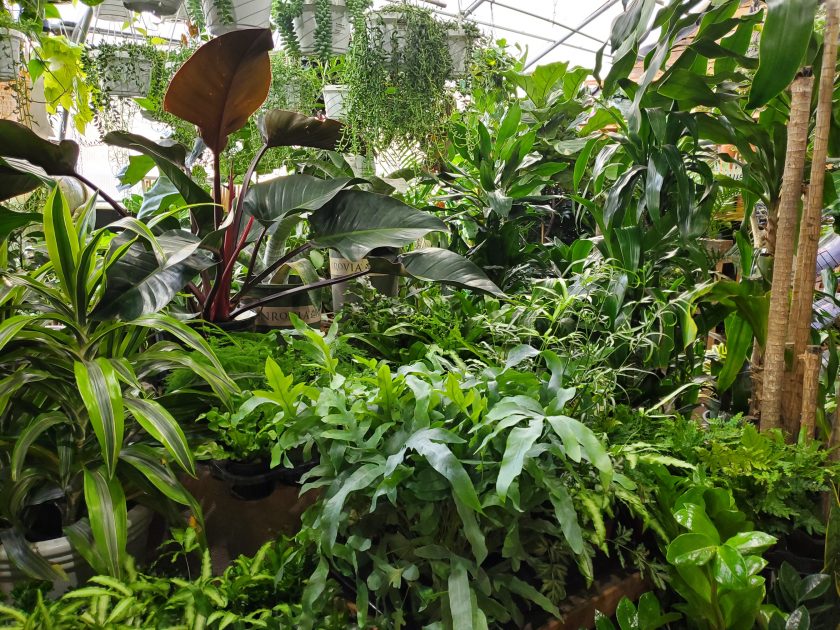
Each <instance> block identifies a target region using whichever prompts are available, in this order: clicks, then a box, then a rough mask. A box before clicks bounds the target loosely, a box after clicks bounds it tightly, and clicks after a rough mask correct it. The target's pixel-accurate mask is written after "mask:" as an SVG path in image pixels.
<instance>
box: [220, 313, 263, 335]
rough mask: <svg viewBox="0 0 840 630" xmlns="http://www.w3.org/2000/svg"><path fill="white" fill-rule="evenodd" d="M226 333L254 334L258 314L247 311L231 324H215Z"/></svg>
mask: <svg viewBox="0 0 840 630" xmlns="http://www.w3.org/2000/svg"><path fill="white" fill-rule="evenodd" d="M213 325H214V326H218V327H219V328H221V329H222V330H224V331H225V332H253V331H254V329H255V328H256V325H257V312H256V311H245V312H244V313H241V314H240V315H238V316H237V317H236V319H232V320H231V321H229V322H213Z"/></svg>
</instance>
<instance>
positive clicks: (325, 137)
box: [257, 109, 344, 151]
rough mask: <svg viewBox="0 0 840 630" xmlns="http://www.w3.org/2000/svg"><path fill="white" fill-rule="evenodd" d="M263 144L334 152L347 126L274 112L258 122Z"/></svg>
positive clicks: (327, 119) (325, 120)
mask: <svg viewBox="0 0 840 630" xmlns="http://www.w3.org/2000/svg"><path fill="white" fill-rule="evenodd" d="M257 126H258V127H259V129H260V134H261V135H262V139H263V142H265V144H266V146H267V147H269V148H271V147H311V148H313V149H327V150H329V151H334V150H335V149H336V148H337V147H338V143H339V141H340V140H341V136H342V134H343V133H344V125H343V124H341V123H340V122H339V121H337V120H331V119H329V118H326V119H320V118H312V117H310V116H304V115H303V114H298V113H297V112H290V111H286V110H284V109H272V110H271V111H269V112H266V113H265V115H263V116H262V117H261V118H260V119H259V120H258V121H257Z"/></svg>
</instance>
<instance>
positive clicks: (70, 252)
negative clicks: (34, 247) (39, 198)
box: [44, 186, 79, 297]
mask: <svg viewBox="0 0 840 630" xmlns="http://www.w3.org/2000/svg"><path fill="white" fill-rule="evenodd" d="M44 239H45V241H46V243H47V252H48V253H49V255H50V261H52V264H53V271H55V275H56V276H58V280H59V283H60V284H61V288H62V290H63V291H64V294H65V295H67V296H68V297H72V296H75V293H76V265H77V263H78V261H79V239H78V237H77V235H76V227H75V226H74V225H73V217H72V216H71V215H70V208H69V207H68V206H67V201H66V200H65V199H64V195H62V194H61V190H60V189H59V187H58V186H56V187H54V188H53V189H52V190H51V191H50V194H49V196H48V197H47V201H46V202H45V203H44Z"/></svg>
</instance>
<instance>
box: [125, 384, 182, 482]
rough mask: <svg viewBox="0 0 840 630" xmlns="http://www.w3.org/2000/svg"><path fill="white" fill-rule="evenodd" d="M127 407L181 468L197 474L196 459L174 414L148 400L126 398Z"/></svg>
mask: <svg viewBox="0 0 840 630" xmlns="http://www.w3.org/2000/svg"><path fill="white" fill-rule="evenodd" d="M125 406H126V408H127V409H128V411H129V412H130V413H131V415H132V416H134V419H135V420H137V422H138V423H140V426H142V427H143V428H144V429H145V430H146V432H147V433H148V434H149V435H151V436H152V437H154V438H155V439H156V440H157V441H158V442H160V443H161V444H163V446H164V448H166V450H167V451H169V454H170V455H172V457H173V458H174V459H175V461H176V462H177V463H178V465H179V466H180V467H181V468H183V469H184V470H185V471H187V472H188V473H190V474H191V475H194V474H195V459H194V458H193V454H192V450H191V449H190V447H189V444H187V438H186V437H185V436H184V432H183V431H182V430H181V427H180V426H179V425H178V422H177V420H175V418H173V417H172V414H170V413H169V412H168V411H167V410H166V409H164V407H163V406H161V405H160V403H157V402H155V401H154V400H150V399H148V398H135V397H133V396H126V398H125Z"/></svg>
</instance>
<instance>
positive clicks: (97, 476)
mask: <svg viewBox="0 0 840 630" xmlns="http://www.w3.org/2000/svg"><path fill="white" fill-rule="evenodd" d="M84 487H85V503H86V504H87V510H88V517H89V519H90V528H91V531H92V532H93V541H94V543H95V545H96V548H97V550H98V551H99V554H100V555H101V557H102V559H103V560H104V561H105V564H106V566H107V567H108V573H110V574H111V575H113V576H115V577H118V576H119V575H120V573H121V572H122V566H123V560H124V558H125V554H126V550H125V545H126V539H127V537H128V510H127V508H126V504H125V494H124V493H123V489H122V485H121V484H120V481H119V479H117V478H116V477H113V478H111V477H110V474H109V473H108V472H107V471H105V470H104V469H103V468H99V469H97V470H88V469H85V483H84Z"/></svg>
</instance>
